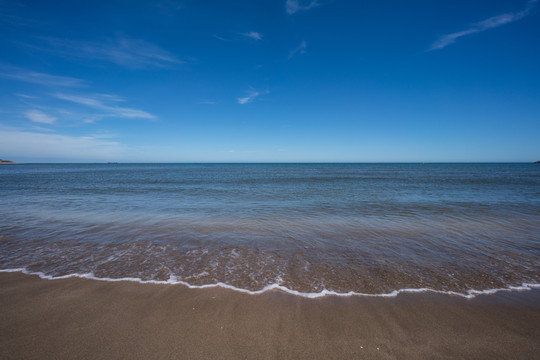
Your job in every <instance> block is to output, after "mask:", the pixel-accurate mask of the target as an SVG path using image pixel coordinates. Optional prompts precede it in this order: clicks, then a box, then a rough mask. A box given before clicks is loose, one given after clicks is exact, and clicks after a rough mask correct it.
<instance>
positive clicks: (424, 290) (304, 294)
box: [0, 268, 540, 299]
mask: <svg viewBox="0 0 540 360" xmlns="http://www.w3.org/2000/svg"><path fill="white" fill-rule="evenodd" d="M0 272H20V273H23V274H27V275H37V276H39V277H40V278H41V279H45V280H59V279H69V278H81V279H91V280H99V281H109V282H120V281H131V282H137V283H140V284H161V285H166V284H168V285H176V284H181V285H184V286H186V287H188V288H190V289H206V288H215V287H220V288H225V289H230V290H234V291H238V292H241V293H246V294H250V295H259V294H262V293H265V292H267V291H271V290H278V291H282V292H285V293H288V294H292V295H296V296H301V297H304V298H310V299H315V298H320V297H324V296H366V297H396V296H398V295H399V294H401V293H427V292H429V293H437V294H445V295H455V296H461V297H464V298H466V299H472V298H475V297H476V296H478V295H492V294H495V293H498V292H501V291H526V290H532V289H540V284H535V283H522V284H521V285H520V286H508V287H507V288H497V289H486V290H475V289H471V290H467V291H466V292H459V291H443V290H436V289H432V288H417V289H414V288H405V289H399V290H394V291H391V292H389V293H380V294H368V293H360V292H355V291H349V292H346V293H340V292H336V291H333V290H326V289H324V290H322V291H321V292H317V293H309V292H301V291H297V290H292V289H289V288H287V287H285V286H282V285H279V284H271V285H267V286H265V287H264V288H262V289H260V290H256V291H252V290H247V289H242V288H237V287H235V286H232V285H229V284H225V283H222V282H218V283H216V284H206V285H192V284H189V283H187V282H185V281H182V280H178V279H176V277H175V276H171V277H170V278H169V279H168V280H166V281H161V280H142V279H139V278H135V277H123V278H108V277H96V276H94V274H93V273H91V272H90V273H85V274H79V273H73V274H68V275H61V276H52V275H46V274H44V273H42V272H40V271H28V270H26V268H16V269H0Z"/></svg>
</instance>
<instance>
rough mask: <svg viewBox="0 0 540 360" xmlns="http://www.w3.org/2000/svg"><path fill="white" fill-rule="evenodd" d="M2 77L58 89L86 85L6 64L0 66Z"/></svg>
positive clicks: (83, 82)
mask: <svg viewBox="0 0 540 360" xmlns="http://www.w3.org/2000/svg"><path fill="white" fill-rule="evenodd" d="M0 77H2V78H5V79H12V80H17V81H22V82H27V83H32V84H39V85H46V86H57V87H81V86H85V84H86V83H85V81H83V80H81V79H76V78H72V77H66V76H56V75H49V74H45V73H40V72H35V71H29V70H26V69H22V68H19V67H16V66H10V65H4V64H0Z"/></svg>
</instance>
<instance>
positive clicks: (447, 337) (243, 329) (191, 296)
mask: <svg viewBox="0 0 540 360" xmlns="http://www.w3.org/2000/svg"><path fill="white" fill-rule="evenodd" d="M0 308H1V309H2V310H1V312H0V334H1V336H0V358H3V359H58V358H71V359H82V358H85V359H91V358H92V359H96V358H125V359H128V358H129V359H149V358H161V359H173V358H182V359H200V358H220V359H275V358H278V359H279V358H282V359H292V358H303V359H313V358H320V359H328V358H335V359H339V358H366V359H369V358H389V359H390V358H400V359H403V358H411V359H412V358H416V359H418V358H470V359H473V358H474V359H480V358H485V359H488V358H489V359H494V358H513V359H518V358H519V359H531V358H534V357H535V356H537V355H538V354H539V352H540V326H539V324H540V290H532V291H526V292H511V293H510V292H502V293H498V294H496V295H489V296H479V297H477V298H475V299H472V300H470V299H464V298H459V297H455V296H448V295H436V294H400V295H399V296H397V297H395V298H368V297H348V298H346V297H341V298H340V297H325V298H320V299H306V298H300V297H296V296H293V295H289V294H284V293H280V292H270V293H265V294H262V295H247V294H242V293H238V292H235V291H232V290H227V289H220V288H212V289H189V288H186V287H184V286H181V285H174V286H171V285H152V284H138V283H134V282H117V283H111V282H105V281H97V280H87V279H75V278H71V279H61V280H43V279H40V278H39V277H38V276H34V275H24V274H21V273H1V274H0Z"/></svg>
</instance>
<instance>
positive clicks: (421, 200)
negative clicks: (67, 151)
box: [0, 164, 540, 296]
mask: <svg viewBox="0 0 540 360" xmlns="http://www.w3.org/2000/svg"><path fill="white" fill-rule="evenodd" d="M0 188H1V191H0V269H2V270H4V271H12V270H13V269H24V271H25V272H29V273H32V272H34V273H39V274H41V275H42V276H43V277H48V278H51V277H61V276H71V275H76V276H83V277H92V278H102V279H108V280H115V279H124V278H129V279H132V280H139V281H156V282H168V283H183V284H186V285H189V286H207V285H210V286H212V285H216V284H219V286H226V287H231V288H235V289H237V290H240V291H249V292H261V291H265V290H267V289H271V288H276V287H277V288H280V289H282V290H285V291H289V292H292V293H296V294H300V295H305V296H319V295H324V294H329V293H337V294H349V295H350V294H368V295H384V294H387V295H388V294H396V293H397V292H399V291H400V290H403V289H406V291H441V292H449V293H459V294H463V295H466V296H474V294H477V293H480V292H487V293H489V292H490V291H492V290H493V289H516V288H518V289H523V288H530V287H538V286H539V285H538V284H539V283H540V165H537V164H36V165H32V164H25V165H3V166H0Z"/></svg>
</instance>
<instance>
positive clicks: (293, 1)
mask: <svg viewBox="0 0 540 360" xmlns="http://www.w3.org/2000/svg"><path fill="white" fill-rule="evenodd" d="M317 6H321V4H320V3H319V2H318V1H317V0H311V1H308V2H305V1H302V0H287V2H286V3H285V11H287V14H289V15H292V14H294V13H297V12H298V11H304V10H310V9H313V8H315V7H317Z"/></svg>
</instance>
